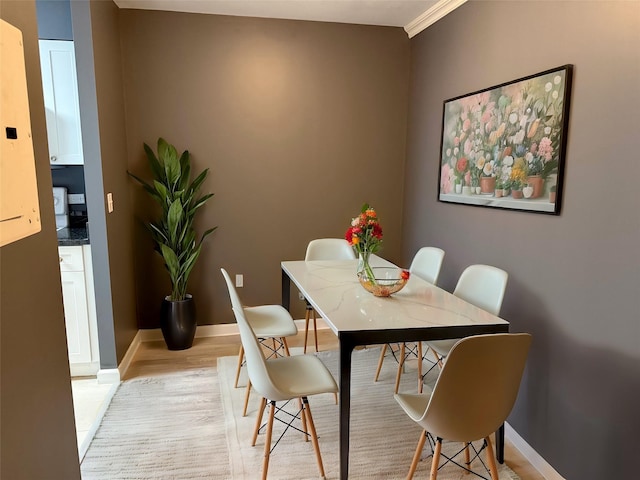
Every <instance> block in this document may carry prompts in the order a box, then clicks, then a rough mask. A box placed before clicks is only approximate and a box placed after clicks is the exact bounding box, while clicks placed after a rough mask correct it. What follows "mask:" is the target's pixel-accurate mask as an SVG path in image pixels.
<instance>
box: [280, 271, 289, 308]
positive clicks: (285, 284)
mask: <svg viewBox="0 0 640 480" xmlns="http://www.w3.org/2000/svg"><path fill="white" fill-rule="evenodd" d="M281 292H282V293H281V294H282V306H283V307H284V308H286V309H287V310H289V307H290V306H291V279H290V278H289V275H287V274H286V273H285V272H284V270H282V290H281Z"/></svg>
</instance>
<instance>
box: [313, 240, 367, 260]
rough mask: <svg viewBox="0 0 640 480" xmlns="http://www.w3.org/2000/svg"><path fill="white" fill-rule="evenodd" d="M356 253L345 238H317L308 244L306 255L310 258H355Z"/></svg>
mask: <svg viewBox="0 0 640 480" xmlns="http://www.w3.org/2000/svg"><path fill="white" fill-rule="evenodd" d="M355 258H356V254H355V253H354V251H353V248H352V247H351V245H349V242H347V241H346V240H345V239H344V238H317V239H315V240H311V241H310V242H309V245H307V252H306V254H305V256H304V259H305V260H306V261H309V260H354V259H355Z"/></svg>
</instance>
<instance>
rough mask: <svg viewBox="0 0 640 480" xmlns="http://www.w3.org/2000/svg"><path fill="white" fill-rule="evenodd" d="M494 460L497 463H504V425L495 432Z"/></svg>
mask: <svg viewBox="0 0 640 480" xmlns="http://www.w3.org/2000/svg"><path fill="white" fill-rule="evenodd" d="M496 460H498V463H504V423H503V424H502V425H500V428H499V429H498V431H497V432H496Z"/></svg>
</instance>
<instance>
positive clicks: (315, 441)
mask: <svg viewBox="0 0 640 480" xmlns="http://www.w3.org/2000/svg"><path fill="white" fill-rule="evenodd" d="M302 402H303V403H304V408H305V409H306V411H307V427H308V428H309V434H310V435H311V443H313V449H314V450H315V451H316V460H317V461H318V470H319V471H320V478H324V476H325V475H324V466H323V465H322V455H320V445H319V444H318V435H317V434H316V426H315V425H314V423H313V417H312V416H311V409H310V408H309V400H308V399H307V397H303V398H302Z"/></svg>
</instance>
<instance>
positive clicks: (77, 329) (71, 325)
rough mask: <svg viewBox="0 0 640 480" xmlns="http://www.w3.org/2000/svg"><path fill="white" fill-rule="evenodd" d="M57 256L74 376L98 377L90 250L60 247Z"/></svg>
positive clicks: (88, 247) (88, 248) (85, 246)
mask: <svg viewBox="0 0 640 480" xmlns="http://www.w3.org/2000/svg"><path fill="white" fill-rule="evenodd" d="M58 253H59V257H60V278H61V280H62V300H63V303H64V318H65V325H66V330H67V348H68V351H69V365H70V367H71V376H89V375H96V374H97V372H98V370H99V368H100V357H99V355H98V336H97V333H98V332H97V331H98V326H97V321H96V312H95V294H94V290H93V270H92V267H91V248H90V246H89V245H82V246H71V247H62V246H61V247H58Z"/></svg>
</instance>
